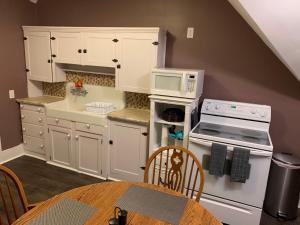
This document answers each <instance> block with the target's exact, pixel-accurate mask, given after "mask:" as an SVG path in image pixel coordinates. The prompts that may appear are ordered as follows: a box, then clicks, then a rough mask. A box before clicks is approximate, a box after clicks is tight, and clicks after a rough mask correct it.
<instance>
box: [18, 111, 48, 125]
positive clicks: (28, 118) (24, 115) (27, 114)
mask: <svg viewBox="0 0 300 225" xmlns="http://www.w3.org/2000/svg"><path fill="white" fill-rule="evenodd" d="M21 119H22V123H32V124H36V125H40V126H42V125H43V124H44V120H45V115H44V114H42V113H38V112H33V111H28V110H21Z"/></svg>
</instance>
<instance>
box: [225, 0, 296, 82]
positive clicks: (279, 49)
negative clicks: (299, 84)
mask: <svg viewBox="0 0 300 225" xmlns="http://www.w3.org/2000/svg"><path fill="white" fill-rule="evenodd" d="M228 1H229V2H230V3H231V4H232V5H233V7H234V8H235V9H236V10H237V11H238V12H239V13H240V14H241V16H242V17H243V18H244V19H245V20H246V21H247V22H248V23H249V25H250V26H251V27H252V28H253V29H254V30H255V31H256V33H257V34H258V35H259V36H260V37H261V38H262V40H263V41H264V42H265V43H266V44H267V45H268V46H269V47H270V48H271V49H272V51H273V52H274V53H275V54H276V55H277V57H278V58H279V59H280V60H281V61H282V62H283V63H284V64H285V65H286V66H287V67H288V68H289V70H290V71H291V72H292V73H293V74H294V75H295V77H296V78H297V79H298V80H299V81H300V0H228Z"/></svg>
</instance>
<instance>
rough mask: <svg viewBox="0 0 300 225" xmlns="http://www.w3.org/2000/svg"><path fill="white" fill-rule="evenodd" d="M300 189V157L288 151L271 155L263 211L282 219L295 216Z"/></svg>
mask: <svg viewBox="0 0 300 225" xmlns="http://www.w3.org/2000/svg"><path fill="white" fill-rule="evenodd" d="M299 191H300V159H299V158H296V157H295V156H293V155H292V154H289V153H276V154H274V155H273V158H272V163H271V169H270V174H269V180H268V186H267V190H266V197H265V202H264V208H263V209H264V211H265V212H266V213H268V214H270V215H271V216H273V217H277V218H280V219H284V220H293V219H296V218H297V209H298V202H299Z"/></svg>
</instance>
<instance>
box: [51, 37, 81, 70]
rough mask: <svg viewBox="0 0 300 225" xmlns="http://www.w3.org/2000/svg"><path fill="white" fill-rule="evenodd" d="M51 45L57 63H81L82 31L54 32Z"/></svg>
mask: <svg viewBox="0 0 300 225" xmlns="http://www.w3.org/2000/svg"><path fill="white" fill-rule="evenodd" d="M51 38H52V41H51V47H52V53H53V56H54V57H53V61H54V62H56V63H69V64H81V55H82V54H83V52H82V46H81V38H80V33H67V32H52V33H51Z"/></svg>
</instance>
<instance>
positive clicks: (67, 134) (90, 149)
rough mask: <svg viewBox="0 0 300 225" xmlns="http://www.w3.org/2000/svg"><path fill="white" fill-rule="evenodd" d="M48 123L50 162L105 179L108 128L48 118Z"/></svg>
mask: <svg viewBox="0 0 300 225" xmlns="http://www.w3.org/2000/svg"><path fill="white" fill-rule="evenodd" d="M47 123H48V142H49V147H50V162H51V163H53V164H56V165H58V166H63V167H66V168H69V169H73V170H77V171H79V172H82V173H87V174H90V175H96V176H101V177H106V174H107V172H106V171H107V170H106V169H105V168H103V167H104V166H105V161H104V160H103V158H105V152H104V147H103V146H106V145H104V144H103V139H104V136H105V130H106V128H105V127H103V126H98V125H93V124H84V123H79V122H73V121H68V120H64V119H59V118H52V117H48V118H47ZM106 141H107V138H106Z"/></svg>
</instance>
